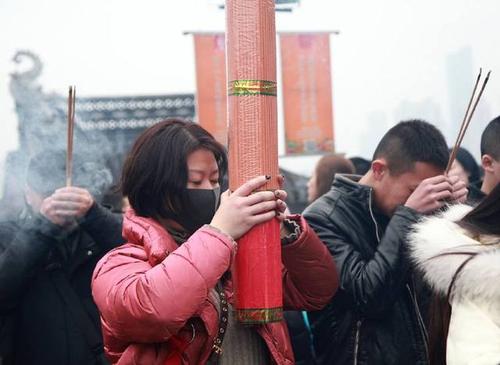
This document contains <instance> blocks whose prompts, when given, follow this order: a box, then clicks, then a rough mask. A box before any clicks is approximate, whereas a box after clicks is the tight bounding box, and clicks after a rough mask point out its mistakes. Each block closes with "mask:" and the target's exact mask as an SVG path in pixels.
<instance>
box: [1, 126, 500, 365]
mask: <svg viewBox="0 0 500 365" xmlns="http://www.w3.org/2000/svg"><path fill="white" fill-rule="evenodd" d="M478 147H479V146H478ZM448 148H449V147H448V145H447V143H446V141H445V138H444V137H443V135H442V133H441V132H440V131H439V130H438V129H437V128H435V127H434V126H433V125H432V124H430V123H428V122H425V121H422V120H409V121H403V122H400V123H398V124H396V125H395V126H394V127H392V128H391V129H390V130H388V131H387V133H386V134H385V135H384V137H383V138H382V139H381V141H380V142H379V143H378V146H377V148H376V150H375V152H374V154H373V157H372V159H371V160H370V161H366V160H363V159H361V158H353V159H347V158H346V157H345V156H343V155H338V154H336V155H331V156H330V155H329V156H324V157H322V158H321V159H320V160H319V162H318V164H317V166H316V168H315V169H314V172H313V174H312V177H311V180H310V181H309V184H308V197H309V202H310V205H309V206H308V207H307V208H306V210H305V211H304V212H303V213H302V214H292V213H300V212H290V210H289V209H288V207H287V203H286V198H287V193H286V181H284V179H283V178H280V179H279V181H280V184H281V186H282V187H281V188H280V189H278V190H276V191H265V190H262V189H261V187H263V186H264V185H265V184H266V183H267V182H268V181H269V179H270V178H271V177H270V176H268V175H263V176H256V177H254V178H253V179H251V180H249V181H247V182H246V183H244V184H243V185H241V186H240V187H239V188H237V189H236V190H234V191H231V192H229V191H225V192H223V191H221V186H223V185H224V183H225V179H226V176H227V175H226V173H227V168H228V166H227V165H228V163H227V155H226V150H225V148H224V146H222V145H221V144H220V143H219V142H217V141H216V140H215V139H214V138H213V137H212V135H210V134H209V133H208V132H207V131H205V130H204V129H203V128H202V127H201V126H199V125H198V124H196V123H192V122H189V121H184V120H182V119H178V118H169V119H167V120H165V121H163V122H160V123H158V124H155V125H154V126H152V127H150V128H148V129H147V130H145V131H144V132H143V133H142V134H141V135H140V136H139V138H138V139H137V140H136V141H135V144H134V146H133V148H132V150H131V151H130V153H129V155H128V156H127V158H126V160H125V163H124V167H123V171H122V176H121V181H120V186H119V188H120V191H121V193H122V194H123V196H124V197H125V198H126V200H127V203H128V204H129V207H128V208H127V209H126V211H125V213H124V214H119V213H113V212H111V211H110V210H109V209H107V208H106V207H105V206H103V205H102V204H101V198H102V197H101V196H100V195H99V194H98V193H95V192H93V191H92V189H91V187H90V186H88V185H87V182H88V179H87V178H86V176H84V175H85V170H79V169H78V160H77V159H75V170H74V171H75V173H74V178H73V180H74V181H73V186H66V184H65V152H64V151H45V152H43V153H41V154H39V155H36V156H34V157H33V158H32V159H31V161H30V164H29V167H28V171H27V184H26V188H25V201H26V204H25V209H24V211H23V212H22V214H21V215H20V216H19V217H18V218H17V219H16V220H14V221H8V222H0V364H1V365H9V364H13V365H25V364H26V365H27V364H30V365H32V364H42V365H43V364H61V365H98V364H99V365H104V364H118V365H131V364H137V365H174V364H175V365H183V364H184V365H186V364H191V365H195V364H219V365H226V364H241V365H266V364H270V365H271V364H279V365H287V364H311V365H314V364H317V365H337V364H338V365H343V364H355V365H362V364H381V365H412V364H415V365H420V364H421V365H424V364H431V365H441V364H448V365H461V364H464V365H466V364H483V365H498V364H500V284H499V283H500V185H499V183H500V117H498V118H496V119H494V120H492V121H491V122H490V123H489V124H488V126H487V127H486V129H485V130H484V132H483V134H482V138H481V146H480V150H481V164H480V165H481V166H478V165H477V164H476V162H475V160H474V158H473V157H472V156H471V155H470V153H468V152H467V151H466V150H464V149H462V150H460V152H459V153H458V155H457V160H456V161H455V162H454V165H453V168H452V169H451V170H450V172H449V173H448V174H446V173H445V169H446V166H447V164H448V160H449V155H450V153H449V149H448ZM49 165H50V166H52V167H53V168H51V169H48V168H47V166H49ZM79 171H80V172H79ZM264 173H265V172H264ZM275 219H276V220H278V221H279V223H280V225H281V230H280V238H281V255H282V273H281V278H280V279H281V281H282V284H283V305H284V309H285V310H286V311H287V312H286V317H285V318H286V320H282V321H280V322H272V323H267V324H263V325H243V324H241V323H239V322H238V321H237V320H236V318H235V314H234V309H235V308H234V290H233V284H232V283H233V280H232V274H231V267H232V264H233V262H234V259H235V254H236V251H237V250H238V242H237V241H238V239H239V238H240V237H241V236H243V235H244V234H245V233H246V232H248V231H249V230H250V229H252V228H253V227H255V226H256V225H259V224H260V223H264V222H268V221H270V220H275ZM246 244H251V243H246ZM276 279H278V278H276Z"/></svg>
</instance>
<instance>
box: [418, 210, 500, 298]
mask: <svg viewBox="0 0 500 365" xmlns="http://www.w3.org/2000/svg"><path fill="white" fill-rule="evenodd" d="M471 210H472V207H471V206H468V205H462V204H459V205H454V206H450V207H448V209H447V210H446V211H445V212H443V213H440V214H438V215H435V216H431V217H426V218H424V219H422V220H421V221H420V222H419V223H417V224H416V225H415V226H414V227H413V230H412V232H411V233H410V234H409V244H410V255H411V258H412V260H413V261H414V262H415V264H416V265H417V267H418V268H419V269H421V270H422V271H423V273H424V278H425V280H426V281H427V282H428V283H429V284H430V285H431V286H432V287H433V288H434V290H435V291H438V292H440V293H442V294H444V295H446V294H447V292H448V287H449V286H450V283H451V281H452V278H453V276H454V274H455V272H457V270H458V268H459V266H460V265H461V263H462V262H464V261H465V260H466V259H467V258H468V257H470V255H471V254H474V253H479V255H478V256H476V257H474V258H473V259H472V260H471V261H469V262H468V263H467V264H466V266H465V267H464V269H463V270H462V271H461V273H460V274H459V276H458V277H457V279H456V281H455V285H454V288H453V292H452V293H453V295H454V296H457V297H467V298H475V297H481V298H487V299H488V300H497V301H498V300H500V285H499V283H500V244H499V243H497V244H496V245H486V244H483V243H482V242H480V241H478V240H475V239H473V238H472V237H471V234H470V233H469V232H468V231H467V230H465V229H463V228H462V227H460V226H459V225H458V224H456V222H457V221H459V220H460V219H461V218H463V217H464V216H465V215H466V214H467V213H468V212H470V211H471ZM492 238H493V240H492ZM499 240H500V237H488V243H491V241H497V242H498V241H499ZM481 241H482V240H481ZM444 253H447V254H448V253H449V255H444V256H439V257H436V256H438V255H440V254H444Z"/></svg>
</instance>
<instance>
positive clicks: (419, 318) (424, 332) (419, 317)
mask: <svg viewBox="0 0 500 365" xmlns="http://www.w3.org/2000/svg"><path fill="white" fill-rule="evenodd" d="M406 288H407V289H408V293H409V294H410V298H411V300H412V303H413V306H414V307H415V313H416V314H417V321H418V328H419V329H420V335H421V336H422V340H423V341H424V348H425V357H426V358H427V361H429V343H428V339H427V336H428V335H427V330H426V328H425V323H424V320H423V318H422V314H421V313H420V308H419V307H418V302H417V295H416V294H415V295H413V293H412V292H411V288H410V286H409V285H408V284H406Z"/></svg>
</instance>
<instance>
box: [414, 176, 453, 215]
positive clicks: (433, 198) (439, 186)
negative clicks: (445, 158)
mask: <svg viewBox="0 0 500 365" xmlns="http://www.w3.org/2000/svg"><path fill="white" fill-rule="evenodd" d="M457 187H458V186H457ZM453 192H454V190H453V184H452V183H451V182H450V179H449V178H448V177H447V176H445V175H438V176H434V177H431V178H428V179H425V180H423V181H422V182H421V183H420V184H419V185H418V186H417V188H416V189H415V190H414V191H413V193H412V194H411V195H410V197H409V198H408V200H407V201H406V203H405V206H407V207H409V208H412V209H413V210H415V211H417V212H419V213H422V214H428V213H432V212H434V211H435V210H437V209H439V208H441V207H443V206H444V205H445V204H446V203H445V201H447V200H449V199H452V198H453Z"/></svg>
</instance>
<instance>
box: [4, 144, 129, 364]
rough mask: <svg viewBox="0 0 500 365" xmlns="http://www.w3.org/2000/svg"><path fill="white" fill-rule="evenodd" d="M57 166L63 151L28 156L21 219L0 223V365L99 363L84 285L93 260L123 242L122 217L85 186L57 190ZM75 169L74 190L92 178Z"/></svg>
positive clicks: (60, 180) (96, 329) (93, 311)
mask: <svg viewBox="0 0 500 365" xmlns="http://www.w3.org/2000/svg"><path fill="white" fill-rule="evenodd" d="M64 165H65V155H64V153H63V152H44V153H41V154H39V155H37V156H36V157H35V158H33V159H32V160H31V163H30V166H29V169H28V184H27V185H28V186H27V187H26V201H27V205H26V208H25V210H24V212H23V214H22V215H21V217H19V219H17V220H16V221H13V222H2V223H0V364H2V365H11V364H13V365H24V364H40V365H45V364H47V365H49V364H50V365H52V364H58V365H59V364H60V365H96V364H99V365H102V364H106V363H107V361H106V360H105V358H104V355H103V348H102V338H101V330H100V321H99V313H98V310H97V307H96V305H95V304H94V302H93V300H92V294H91V289H90V282H91V277H92V272H93V270H94V268H95V265H96V263H97V261H98V260H99V259H100V258H101V257H102V256H103V255H104V254H105V253H106V252H107V251H109V250H111V249H112V248H114V247H116V246H118V245H119V244H121V243H122V242H123V238H122V237H121V228H122V217H121V215H116V214H113V213H111V212H110V211H109V210H108V209H106V208H104V207H102V206H101V205H99V204H98V202H96V195H95V194H94V196H93V195H92V194H91V193H90V192H89V189H91V188H92V187H90V186H89V187H87V188H81V187H75V186H72V187H64V180H65V169H64ZM82 166H83V165H79V164H78V163H75V183H77V184H78V183H79V182H82V181H86V182H89V177H90V176H89V174H92V171H89V169H88V168H87V169H86V170H85V169H83V170H82V169H80V167H82ZM86 166H87V167H88V166H89V165H88V164H87V165H86ZM82 173H83V174H84V175H85V176H81V174H82ZM90 180H92V179H90ZM94 182H96V181H95V176H94Z"/></svg>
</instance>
